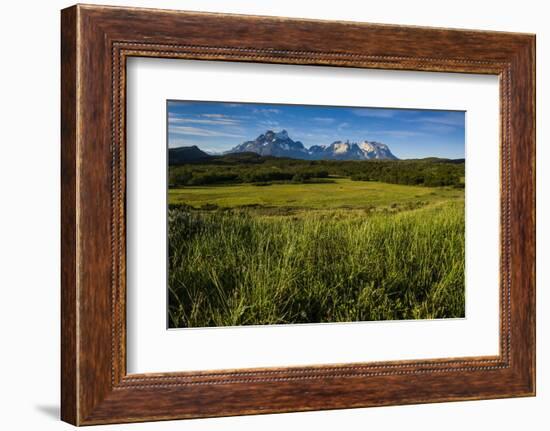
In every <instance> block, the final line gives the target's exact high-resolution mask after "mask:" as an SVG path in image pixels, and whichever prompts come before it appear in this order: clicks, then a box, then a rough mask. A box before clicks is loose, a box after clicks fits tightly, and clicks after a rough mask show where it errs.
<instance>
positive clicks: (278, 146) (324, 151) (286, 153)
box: [224, 130, 398, 160]
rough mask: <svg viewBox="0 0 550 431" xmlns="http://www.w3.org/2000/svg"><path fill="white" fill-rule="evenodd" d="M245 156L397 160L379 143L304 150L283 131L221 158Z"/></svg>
mask: <svg viewBox="0 0 550 431" xmlns="http://www.w3.org/2000/svg"><path fill="white" fill-rule="evenodd" d="M244 152H248V153H250V152H252V153H256V154H259V155H261V156H274V157H290V158H293V159H305V160H372V159H377V160H398V159H397V157H395V156H394V155H393V154H392V152H391V150H390V149H389V147H388V146H387V145H385V144H382V143H380V142H374V141H366V140H365V141H363V142H360V143H357V142H349V141H345V142H344V141H335V142H333V143H332V144H330V145H312V146H311V147H309V148H306V147H305V146H304V144H302V143H301V142H300V141H294V140H292V139H291V138H290V137H289V136H288V132H287V131H286V130H281V131H280V132H274V131H272V130H268V131H267V132H265V133H263V134H261V135H260V136H258V137H257V138H256V139H255V140H253V141H246V142H243V143H242V144H240V145H237V146H236V147H234V148H232V149H231V150H229V151H227V152H225V153H224V154H231V153H244Z"/></svg>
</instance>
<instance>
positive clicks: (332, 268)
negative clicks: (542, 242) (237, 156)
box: [169, 202, 464, 327]
mask: <svg viewBox="0 0 550 431" xmlns="http://www.w3.org/2000/svg"><path fill="white" fill-rule="evenodd" d="M169 288H170V296H169V298H170V299H169V313H170V326H171V327H201V326H232V325H260V324H280V323H317V322H349V321H364V320H390V319H391V320H393V319H426V318H449V317H463V316H464V203H463V202H448V203H446V204H444V205H439V206H436V207H428V208H423V209H419V210H414V211H404V212H401V213H397V214H371V215H366V216H365V217H362V218H358V217H353V218H351V217H350V218H340V219H338V218H330V217H329V218H327V217H321V216H319V215H316V213H315V212H311V213H310V214H306V215H304V216H303V217H299V218H297V217H288V216H280V217H262V216H258V215H252V214H250V212H247V211H239V210H233V211H212V212H208V211H193V210H191V211H190V210H187V209H183V208H180V209H171V210H170V211H169Z"/></svg>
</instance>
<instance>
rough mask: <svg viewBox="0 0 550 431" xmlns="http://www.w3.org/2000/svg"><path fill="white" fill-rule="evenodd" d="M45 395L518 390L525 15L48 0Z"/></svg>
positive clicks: (82, 403)
mask: <svg viewBox="0 0 550 431" xmlns="http://www.w3.org/2000/svg"><path fill="white" fill-rule="evenodd" d="M61 45H62V46H61V48H62V64H61V71H62V94H61V102H62V103H61V106H62V112H61V117H62V154H61V162H62V184H61V186H62V187H61V189H62V190H61V191H62V286H61V290H62V327H61V330H62V337H61V338H62V345H61V351H62V364H61V365H62V382H61V386H62V388H61V389H62V390H61V397H62V399H61V415H62V419H63V420H65V421H67V422H69V423H72V424H75V425H92V424H106V423H119V422H138V421H152V420H167V419H180V418H197V417H213V416H229V415H242V414H257V413H274V412H289V411H307V410H321V409H341V408H353V407H369V406H383V405H396V404H413V403H429V402H442V401H455V400H475V399H490V398H502V397H517V396H533V395H534V394H535V108H534V101H535V76H534V73H535V72H534V71H535V36H534V35H530V34H514V33H500V32H486V31H471V30H450V29H436V28H422V27H403V26H391V25H378V24H366V23H354V22H330V21H314V20H297V19H287V18H277V17H255V16H241V15H221V14H212V13H197V12H179V11H166V10H148V9H133V8H119V7H104V6H92V5H86V6H83V5H77V6H73V7H70V8H68V9H65V10H63V11H62V27H61Z"/></svg>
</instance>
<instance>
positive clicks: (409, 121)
mask: <svg viewBox="0 0 550 431" xmlns="http://www.w3.org/2000/svg"><path fill="white" fill-rule="evenodd" d="M167 110H168V145H169V147H171V148H174V147H182V146H190V145H197V146H198V147H199V148H200V149H202V150H204V151H208V152H223V151H226V150H229V149H230V148H232V147H234V146H235V145H238V144H241V143H243V142H244V141H249V140H254V139H256V137H257V136H259V135H260V134H262V133H265V132H266V130H273V131H275V132H278V131H280V130H282V129H285V130H287V132H288V134H289V136H290V138H291V139H293V140H294V141H302V143H303V144H304V145H305V146H306V147H310V146H311V145H322V144H325V145H329V144H330V143H332V142H334V141H337V140H341V141H346V140H349V141H350V142H362V141H364V140H367V141H377V142H382V143H384V144H387V145H388V146H389V147H390V150H391V151H392V153H393V154H395V155H396V156H397V157H398V158H400V159H410V158H421V157H431V156H434V157H448V158H463V157H464V142H465V134H464V130H465V113H464V112H463V111H436V110H420V109H381V108H360V107H338V106H311V105H281V104H264V103H231V102H189V101H172V100H170V101H168V105H167Z"/></svg>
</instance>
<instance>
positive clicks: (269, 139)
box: [227, 130, 308, 159]
mask: <svg viewBox="0 0 550 431" xmlns="http://www.w3.org/2000/svg"><path fill="white" fill-rule="evenodd" d="M244 152H253V153H257V154H260V155H262V156H275V157H291V158H294V159H307V158H308V151H307V149H306V148H305V147H304V144H302V143H301V142H300V141H293V140H292V139H290V138H289V136H288V133H287V131H286V130H281V131H280V132H278V133H275V132H274V131H272V130H268V131H267V132H265V133H264V134H262V135H260V136H258V137H257V138H256V139H255V140H254V141H246V142H243V143H242V144H240V145H237V146H236V147H235V148H233V149H231V150H229V151H228V152H227V153H244Z"/></svg>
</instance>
